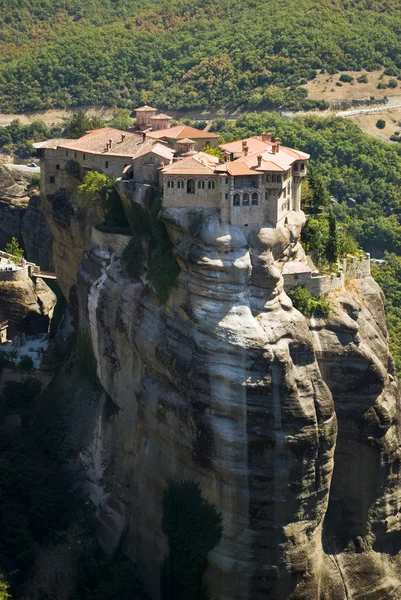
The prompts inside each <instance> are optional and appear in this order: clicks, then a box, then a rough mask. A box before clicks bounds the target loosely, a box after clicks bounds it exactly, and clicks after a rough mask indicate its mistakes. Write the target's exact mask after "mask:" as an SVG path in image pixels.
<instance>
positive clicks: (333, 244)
mask: <svg viewBox="0 0 401 600" xmlns="http://www.w3.org/2000/svg"><path fill="white" fill-rule="evenodd" d="M328 217H329V218H328V221H329V237H328V240H327V245H326V258H327V260H328V262H329V263H331V264H333V263H335V262H337V260H338V235H337V220H336V216H335V214H334V211H333V208H332V207H330V209H329V213H328Z"/></svg>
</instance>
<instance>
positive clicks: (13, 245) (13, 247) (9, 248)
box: [4, 237, 24, 265]
mask: <svg viewBox="0 0 401 600" xmlns="http://www.w3.org/2000/svg"><path fill="white" fill-rule="evenodd" d="M4 252H6V253H7V254H10V255H11V257H10V260H11V261H12V262H13V263H15V264H17V265H19V264H20V262H21V260H22V258H23V257H24V251H23V249H22V248H21V247H20V245H19V243H18V240H17V238H16V237H12V238H11V241H10V242H8V244H6V247H5V248H4Z"/></svg>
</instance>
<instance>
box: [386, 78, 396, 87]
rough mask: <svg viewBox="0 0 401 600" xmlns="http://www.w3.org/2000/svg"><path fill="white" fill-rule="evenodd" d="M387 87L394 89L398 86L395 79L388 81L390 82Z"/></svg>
mask: <svg viewBox="0 0 401 600" xmlns="http://www.w3.org/2000/svg"><path fill="white" fill-rule="evenodd" d="M387 86H388V87H389V88H392V89H394V88H396V87H397V86H398V83H397V80H396V79H390V81H389V82H388V84H387Z"/></svg>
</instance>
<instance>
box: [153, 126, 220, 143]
mask: <svg viewBox="0 0 401 600" xmlns="http://www.w3.org/2000/svg"><path fill="white" fill-rule="evenodd" d="M148 137H150V138H156V139H157V138H166V139H170V140H182V139H183V138H191V139H194V140H198V139H202V138H218V137H219V136H218V135H216V134H215V133H210V132H209V131H202V130H201V129H196V128H195V127H190V126H189V125H176V127H169V128H167V129H159V131H151V132H149V133H148Z"/></svg>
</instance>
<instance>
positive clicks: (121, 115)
mask: <svg viewBox="0 0 401 600" xmlns="http://www.w3.org/2000/svg"><path fill="white" fill-rule="evenodd" d="M133 122H134V119H133V118H132V117H131V112H130V111H129V110H128V108H118V109H117V110H116V111H114V114H113V118H112V119H111V121H109V122H108V123H107V125H108V126H109V127H115V128H116V129H128V128H129V127H130V125H132V124H133Z"/></svg>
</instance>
